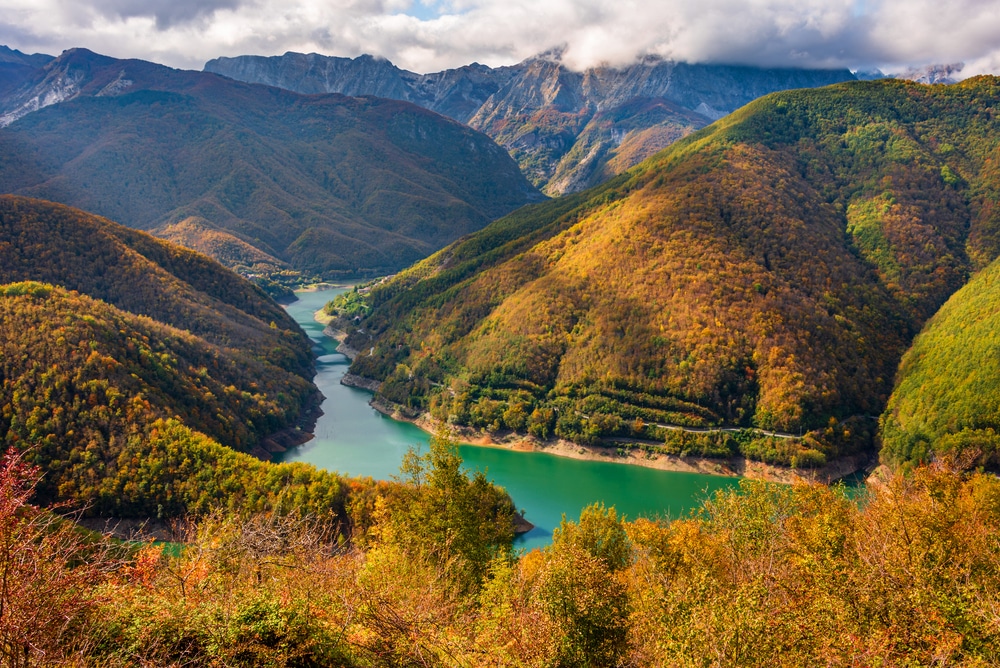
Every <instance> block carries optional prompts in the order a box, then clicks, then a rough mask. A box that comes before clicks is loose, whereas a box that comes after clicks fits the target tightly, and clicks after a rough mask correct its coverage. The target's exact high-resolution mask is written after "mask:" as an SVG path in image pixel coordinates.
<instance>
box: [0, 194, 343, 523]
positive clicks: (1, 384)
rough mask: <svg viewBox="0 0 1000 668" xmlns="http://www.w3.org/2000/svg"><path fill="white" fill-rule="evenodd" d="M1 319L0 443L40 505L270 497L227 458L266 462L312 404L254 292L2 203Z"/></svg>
mask: <svg viewBox="0 0 1000 668" xmlns="http://www.w3.org/2000/svg"><path fill="white" fill-rule="evenodd" d="M0 322H2V323H3V326H2V327H0V447H2V448H3V449H6V448H7V447H18V448H22V449H25V450H27V451H28V453H29V457H30V458H31V460H32V461H34V462H35V463H36V464H38V465H40V466H42V467H43V470H44V471H45V480H44V483H43V488H42V494H43V496H44V497H45V498H46V500H54V499H63V500H73V501H75V502H80V503H84V504H88V505H91V510H94V511H97V512H112V513H116V514H120V515H121V514H124V515H135V514H138V515H140V516H145V517H149V516H152V515H154V514H160V515H161V516H164V517H166V516H173V515H177V514H183V513H185V512H189V511H195V510H204V509H206V508H207V506H208V505H211V504H215V503H230V504H233V503H240V502H242V501H241V499H242V497H241V494H243V493H244V492H245V493H246V494H248V495H250V496H252V497H253V498H252V499H249V502H250V503H251V505H253V504H261V503H263V504H265V505H266V504H267V503H270V501H269V500H268V499H270V500H271V501H273V500H274V498H276V496H274V495H277V494H278V493H279V492H280V488H281V487H282V483H281V481H280V480H279V479H277V478H275V479H271V480H270V482H268V481H263V480H259V479H257V478H255V481H251V480H250V478H253V477H255V476H257V477H263V476H265V474H266V475H271V476H278V477H279V478H280V476H281V475H283V474H281V473H279V472H278V471H277V469H275V471H272V472H271V473H269V474H268V473H266V472H265V471H263V470H260V467H259V466H257V465H256V464H252V463H251V462H252V459H251V458H247V457H244V456H241V455H238V454H237V453H236V452H233V451H231V450H229V449H228V448H232V449H233V450H236V451H243V452H250V451H254V452H257V453H261V454H265V453H264V451H263V450H262V449H261V447H260V446H261V443H262V442H263V441H265V439H267V438H268V437H269V436H270V435H272V434H273V433H274V432H276V431H279V430H282V429H285V428H287V427H290V426H292V425H293V424H295V422H296V421H298V420H299V419H300V417H301V414H302V412H303V410H304V409H306V408H309V407H311V406H312V405H313V404H314V402H315V399H316V388H315V387H314V386H313V385H312V383H311V382H310V380H309V378H310V377H311V375H312V355H311V349H310V343H309V341H308V339H307V337H306V336H305V335H304V334H303V333H302V331H301V330H300V329H299V328H298V326H297V325H296V324H295V323H294V322H293V321H292V320H291V319H290V318H289V317H288V315H287V314H285V313H284V311H283V310H282V309H280V308H279V307H278V306H277V305H275V304H274V303H273V302H272V301H271V300H269V299H268V298H267V297H266V296H265V295H264V294H263V293H262V291H261V290H260V289H259V288H257V287H255V286H253V285H252V284H250V283H248V282H246V281H244V280H243V279H240V278H239V277H238V276H236V275H235V274H233V273H232V272H230V271H229V270H227V269H225V268H224V267H222V266H220V265H219V264H217V263H215V262H213V261H211V260H209V259H208V258H205V257H204V256H201V255H198V254H197V253H193V252H191V251H188V250H185V249H182V248H178V247H175V246H172V245H170V244H168V243H166V242H163V241H160V240H158V239H155V238H153V237H150V236H149V235H147V234H144V233H142V232H137V231H135V230H130V229H127V228H124V227H121V226H119V225H116V224H114V223H111V222H110V221H107V220H104V219H101V218H97V217H95V216H91V215H89V214H86V213H84V212H82V211H78V210H74V209H70V208H68V207H64V206H61V205H56V204H52V203H49V202H42V201H38V200H30V199H25V198H17V197H11V196H4V197H0ZM220 444H221V445H220ZM223 445H225V446H228V448H226V447H223ZM227 453H228V454H227ZM199 462H200V463H199ZM213 462H214V464H213ZM216 464H217V465H218V467H219V468H218V469H216V468H215V465H216ZM202 467H207V468H204V469H203V468H202ZM307 468H308V467H298V469H294V467H293V469H294V470H296V471H298V472H299V474H300V475H301V477H300V478H299V479H297V482H296V483H295V484H296V485H301V484H304V482H305V481H306V480H307V479H309V478H310V476H312V475H313V473H314V472H312V473H310V472H309V471H306V470H305V469H307ZM293 469H287V468H286V472H288V473H289V474H291V472H292V471H293ZM310 471H311V469H310ZM321 477H322V476H321ZM327 477H328V478H329V480H326V482H323V481H322V480H321V481H319V483H321V486H324V489H327V491H328V492H330V493H331V494H334V496H336V495H337V494H339V492H338V491H337V489H338V485H337V481H336V479H335V478H333V477H329V476H327ZM324 480H325V479H324ZM288 482H290V481H286V483H285V484H288ZM258 483H259V484H258ZM331 485H332V487H331ZM255 486H256V491H253V488H254V487H255ZM241 489H243V490H244V492H240V490H241ZM158 507H159V510H158V509H157V508H158Z"/></svg>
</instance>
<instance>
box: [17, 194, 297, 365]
mask: <svg viewBox="0 0 1000 668" xmlns="http://www.w3.org/2000/svg"><path fill="white" fill-rule="evenodd" d="M18 281H40V282H44V283H52V284H55V285H59V286H62V287H65V288H67V289H69V290H76V291H77V292H80V293H83V294H85V295H88V296H90V297H93V298H94V299H99V300H101V301H104V302H107V303H109V304H112V305H114V306H116V307H118V308H120V309H122V310H124V311H128V312H130V313H134V314H136V315H144V316H149V317H150V318H152V319H154V320H157V321H159V322H161V323H164V324H167V325H171V326H173V327H176V328H178V329H182V330H189V331H190V332H191V333H193V334H195V335H197V336H199V337H202V338H205V339H206V340H208V341H210V342H212V343H214V344H218V345H221V346H226V347H231V348H238V349H239V350H240V351H241V354H245V355H250V356H255V357H257V358H258V359H260V360H261V361H262V362H268V363H270V364H272V365H274V366H276V367H279V368H280V369H283V370H285V371H287V372H290V373H292V374H295V375H298V376H303V377H306V376H308V374H309V373H311V369H312V352H311V351H310V347H309V345H310V344H309V339H308V337H306V335H305V334H304V333H303V332H302V330H301V329H299V327H298V325H296V324H295V322H294V321H293V320H292V319H291V318H290V317H289V316H288V314H287V313H286V312H285V311H284V309H282V308H281V307H280V306H278V305H277V304H275V303H274V302H273V301H272V300H271V299H269V298H268V297H267V295H266V294H264V292H263V291H261V290H260V289H259V288H257V287H255V286H254V285H253V284H251V283H248V282H247V281H245V280H243V279H242V278H240V277H239V276H237V275H235V274H234V273H232V272H231V271H228V270H226V269H225V268H224V267H222V266H220V265H219V264H218V263H217V262H214V261H213V260H211V259H209V258H207V257H205V256H203V255H200V254H198V253H194V252H192V251H189V250H187V249H184V248H181V247H179V246H175V245H172V244H169V243H167V242H164V241H161V240H159V239H156V238H154V237H151V236H150V235H148V234H146V233H143V232H138V231H136V230H131V229H128V228H126V227H123V226H121V225H118V224H116V223H113V222H111V221H109V220H106V219H103V218H100V217H98V216H93V215H90V214H88V213H85V212H83V211H80V210H78V209H72V208H70V207H66V206H61V205H58V204H53V203H51V202H45V201H41V200H35V199H30V198H24V197H14V196H10V195H6V196H0V283H14V282H18ZM271 323H274V327H271Z"/></svg>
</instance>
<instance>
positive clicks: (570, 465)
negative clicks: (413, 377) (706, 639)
mask: <svg viewBox="0 0 1000 668" xmlns="http://www.w3.org/2000/svg"><path fill="white" fill-rule="evenodd" d="M341 292H343V289H331V290H320V291H316V292H299V293H297V294H298V297H299V300H298V301H297V302H295V303H293V304H291V305H289V306H287V307H286V308H287V310H288V313H289V314H290V315H291V316H292V317H293V318H295V320H296V321H297V322H298V323H299V325H301V327H302V328H303V329H304V330H305V331H306V333H308V334H309V336H310V338H311V339H312V340H313V343H314V347H315V351H316V355H317V362H316V369H317V374H316V378H315V379H314V381H315V383H316V385H317V387H319V389H320V391H321V392H322V393H323V396H324V397H325V400H324V402H323V405H322V408H323V415H322V417H320V418H319V421H318V422H317V424H316V428H315V430H314V433H315V436H316V437H315V438H314V439H313V440H311V441H309V442H308V443H306V444H305V445H302V446H299V447H298V448H294V449H292V450H289V451H288V452H285V453H283V454H282V455H280V456H279V459H280V460H281V461H301V462H308V463H310V464H314V465H316V466H318V467H320V468H324V469H327V470H330V471H338V472H339V473H342V474H345V475H352V476H371V477H373V478H377V479H389V478H390V477H392V476H393V475H395V474H396V473H397V472H398V470H399V464H400V461H402V458H403V454H404V453H405V452H406V450H407V449H408V448H410V447H416V448H421V447H423V448H426V446H427V443H428V441H429V435H428V434H426V433H425V432H423V431H421V430H420V429H418V428H417V427H415V426H413V425H412V424H409V423H406V422H399V421H396V420H393V419H391V418H388V417H386V416H384V415H382V414H381V413H379V412H378V411H376V410H375V409H374V408H372V407H371V406H369V405H368V402H369V400H370V399H371V396H372V395H371V393H370V392H366V391H364V390H359V389H355V388H351V387H347V386H345V385H341V384H340V379H341V378H342V377H343V375H344V373H346V371H347V368H348V366H349V365H350V361H349V360H348V359H347V358H346V357H345V356H344V355H342V354H340V353H338V352H336V342H335V341H333V340H332V339H330V338H329V337H327V336H324V335H323V326H322V325H321V324H319V323H318V322H316V321H315V319H314V317H313V315H314V313H315V312H316V311H317V310H319V309H320V308H322V307H323V305H324V304H326V302H328V301H330V300H331V299H333V297H335V296H336V295H337V294H339V293H341ZM460 452H461V455H462V458H463V459H464V460H465V464H466V466H468V467H469V468H470V469H478V470H481V471H484V472H485V473H486V475H487V476H488V477H489V478H490V479H492V480H493V481H494V482H495V483H496V484H498V485H501V486H503V487H504V488H506V489H507V491H508V492H510V495H511V496H512V497H513V499H514V503H515V504H517V507H518V508H521V509H523V510H524V511H525V517H526V518H527V519H528V520H529V521H530V522H531V523H532V524H534V525H535V529H533V530H532V531H531V532H529V533H527V534H525V535H523V536H520V537H519V538H518V540H517V543H516V547H522V548H526V549H532V548H535V547H541V546H543V545H546V544H548V543H550V542H551V539H552V530H553V529H554V528H555V527H557V526H558V525H559V522H560V520H561V519H562V516H563V514H565V515H566V517H567V518H569V519H576V518H577V517H579V514H580V510H581V509H582V508H584V507H585V506H587V505H589V504H591V503H594V502H603V503H604V504H605V505H608V506H615V508H616V509H617V510H618V513H619V514H624V515H626V516H627V517H629V518H635V517H639V516H646V517H656V516H670V517H677V516H678V515H680V514H683V513H686V512H687V511H688V510H690V509H691V508H692V507H695V506H697V505H698V504H699V503H700V502H701V500H702V499H704V498H705V497H706V496H708V495H710V494H711V493H712V492H714V491H715V490H717V489H722V488H726V487H731V486H734V485H736V484H737V481H736V479H734V478H723V477H718V476H708V475H697V474H691V473H675V472H672V471H657V470H655V469H647V468H643V467H640V466H632V465H627V464H614V463H609V462H589V461H581V460H576V459H568V458H565V457H557V456H555V455H549V454H546V453H541V452H517V451H512V450H504V449H500V448H484V447H477V446H472V445H464V446H461V448H460Z"/></svg>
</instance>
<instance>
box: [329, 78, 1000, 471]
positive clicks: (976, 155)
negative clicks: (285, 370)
mask: <svg viewBox="0 0 1000 668" xmlns="http://www.w3.org/2000/svg"><path fill="white" fill-rule="evenodd" d="M998 103H1000V80H998V79H996V78H991V77H980V78H976V79H971V80H968V81H966V82H963V83H962V84H958V85H955V86H948V87H944V86H924V85H918V84H913V83H908V82H901V81H878V82H856V83H848V84H840V85H836V86H831V87H828V88H824V89H817V90H808V91H792V92H785V93H777V94H774V95H770V96H767V97H765V98H762V99H761V100H758V101H757V102H754V103H751V104H750V105H748V106H746V107H745V108H743V109H741V110H739V111H738V112H736V113H734V114H732V115H730V116H728V117H727V118H725V119H723V120H721V121H719V122H717V123H715V124H714V125H712V126H710V127H709V128H706V129H705V130H703V131H701V132H699V133H697V134H695V135H693V136H692V137H690V138H688V139H686V140H683V141H681V142H679V143H678V144H676V145H674V146H673V147H671V148H669V149H667V150H666V151H664V152H662V153H660V154H658V155H657V156H655V157H654V158H652V159H650V160H649V161H647V162H645V163H643V164H642V165H640V166H639V167H637V168H635V169H634V170H632V171H630V172H629V173H628V174H626V175H623V176H622V177H619V178H617V179H615V180H614V181H612V182H609V183H608V184H606V185H604V186H601V187H598V188H595V189H593V190H589V191H586V192H584V193H581V194H580V195H577V196H574V197H571V198H565V199H563V200H559V201H554V202H550V203H545V204H541V205H537V206H534V207H530V208H526V209H523V210H521V211H518V212H516V213H515V214H512V215H511V216H508V217H507V218H504V219H502V220H500V221H497V222H496V223H494V224H493V225H491V226H490V227H488V228H486V229H485V230H483V231H482V232H480V233H477V234H474V235H472V236H470V237H469V238H467V239H464V240H462V241H460V242H458V243H456V244H454V245H453V246H450V247H449V248H447V249H445V250H444V251H442V252H440V253H438V254H436V255H434V256H432V257H431V258H429V259H428V260H426V261H424V262H421V263H419V264H417V265H415V266H414V267H412V268H410V269H409V270H407V271H406V272H404V273H402V274H400V275H399V276H397V277H396V278H395V280H393V281H392V282H390V283H388V284H387V285H384V286H380V287H378V288H376V289H374V290H373V291H372V292H371V294H370V296H369V298H368V300H369V305H370V306H371V308H372V310H371V313H370V315H368V316H367V317H366V318H364V319H363V320H362V321H361V322H360V324H359V325H358V326H357V327H355V328H354V329H353V330H352V333H351V335H350V338H349V339H348V343H349V344H350V345H351V347H353V348H355V349H358V350H369V349H370V348H374V354H372V355H362V356H360V357H359V358H357V359H356V360H355V362H354V364H353V366H352V371H353V372H355V373H358V374H360V375H363V376H368V377H372V378H376V379H378V380H381V381H383V383H382V386H381V394H382V396H384V397H385V398H387V399H390V400H392V401H394V402H397V403H398V404H402V405H404V406H408V407H410V408H411V409H412V410H418V411H419V410H427V411H430V412H431V413H432V414H433V415H435V416H437V417H439V418H441V419H443V420H449V421H452V422H456V423H458V424H468V425H472V426H475V427H479V428H485V429H489V430H498V431H502V430H505V429H513V430H516V431H520V432H524V431H527V432H529V433H533V434H536V435H539V436H548V435H551V434H555V435H558V436H562V437H565V438H569V439H571V440H575V441H578V442H589V441H593V440H594V439H597V438H601V437H606V436H620V435H624V436H634V437H641V438H646V439H649V438H652V439H659V440H663V439H664V438H666V439H667V440H668V441H669V440H670V439H671V438H673V439H674V440H676V436H677V434H676V432H674V433H671V432H665V431H664V430H662V429H661V428H659V427H656V426H655V425H688V426H692V427H713V426H718V425H736V426H748V427H749V426H755V427H762V428H768V429H777V430H781V431H786V432H792V433H794V434H799V433H802V432H806V431H810V430H811V432H810V436H809V437H808V439H807V440H806V442H805V444H804V445H805V446H808V448H809V449H811V450H814V451H818V452H819V453H820V455H822V456H823V457H826V458H828V457H831V456H833V457H835V456H839V455H842V454H845V453H846V452H851V451H854V450H856V449H857V448H870V447H871V445H872V442H871V436H873V435H874V432H875V428H874V425H875V421H874V418H875V417H876V416H877V415H878V414H879V413H881V411H882V409H883V407H884V406H885V402H886V400H887V399H888V396H889V393H890V392H891V390H892V383H893V377H894V375H895V371H896V366H897V364H898V362H899V360H900V358H901V357H902V355H903V352H904V351H905V350H906V348H907V346H908V345H909V342H910V340H911V338H912V337H913V336H914V335H915V334H916V332H917V331H918V330H919V328H920V327H921V325H922V324H923V322H924V321H925V320H926V319H927V318H929V317H930V316H931V315H932V314H933V313H934V312H935V311H936V310H937V308H938V307H939V306H940V305H941V304H942V303H944V301H945V300H946V299H947V298H948V297H949V296H950V295H951V293H952V292H954V291H955V290H957V289H958V288H959V287H961V286H962V285H963V284H964V283H965V281H966V279H967V276H968V275H969V273H970V272H971V271H972V270H974V269H976V268H978V267H982V266H985V265H986V264H988V263H989V262H990V261H991V260H992V259H993V258H995V257H996V256H997V255H998V251H1000V218H998V210H997V208H996V204H995V203H996V201H997V195H998V190H1000V172H998V171H997V168H996V165H997V160H998V154H997V142H998V140H1000V126H998V124H997V122H996V120H995V118H996V115H995V112H996V107H997V105H998ZM345 325H349V323H345ZM859 437H860V438H859ZM722 440H725V439H722ZM736 441H737V442H731V443H728V444H726V443H720V446H721V452H722V453H723V454H728V453H731V452H733V451H736V450H739V449H743V450H744V452H745V454H750V455H752V456H758V455H760V454H761V453H759V452H753V451H752V448H751V449H750V451H748V449H747V448H745V447H744V446H743V444H741V443H740V442H738V441H739V439H736ZM796 447H798V446H796ZM765 454H766V453H765ZM767 457H770V458H772V459H773V458H774V457H773V456H772V455H770V454H767V455H766V457H765V458H767ZM783 457H784V459H785V462H786V463H788V461H789V460H790V456H789V455H788V454H787V453H786V455H784V456H783ZM780 458H781V457H779V459H780Z"/></svg>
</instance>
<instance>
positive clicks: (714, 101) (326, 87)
mask: <svg viewBox="0 0 1000 668" xmlns="http://www.w3.org/2000/svg"><path fill="white" fill-rule="evenodd" d="M205 70H206V71H210V72H216V73H218V74H222V75H225V76H230V77H232V78H235V79H239V80H242V81H254V82H259V83H267V84H269V85H275V86H279V87H282V88H287V89H290V90H297V91H300V92H304V93H318V92H342V93H347V94H360V93H368V94H374V95H382V96H389V97H393V98H395V99H402V100H407V101H410V102H413V103H415V104H418V105H421V106H425V107H427V108H429V109H432V110H434V111H437V112H439V113H442V114H445V115H447V116H450V117H452V118H455V119H456V120H459V121H461V122H464V123H468V124H469V125H470V126H471V127H473V128H475V129H477V130H480V131H482V132H485V133H486V134H487V135H489V136H490V137H492V138H494V139H495V140H496V141H497V142H498V143H500V144H501V145H502V146H504V148H506V149H507V150H508V151H509V152H510V153H511V155H512V156H514V158H515V159H516V160H517V161H518V164H520V165H521V168H522V171H524V172H525V174H527V175H528V177H529V178H530V179H531V181H532V182H533V183H534V184H535V185H537V186H539V187H543V189H544V190H545V191H546V192H548V193H549V194H553V195H557V194H564V193H568V192H576V191H579V190H582V189H584V188H585V187H589V186H592V185H596V184H597V183H598V182H600V181H601V180H603V179H604V178H606V177H607V176H608V175H614V174H617V173H621V171H624V169H627V168H628V167H632V166H633V165H635V164H637V163H638V162H641V161H642V160H643V159H645V158H647V157H649V156H650V155H652V154H653V153H655V152H656V151H657V150H659V149H661V148H663V145H664V144H663V142H664V141H666V140H667V138H669V140H676V139H677V138H680V137H681V136H684V135H686V134H688V133H690V132H691V131H693V130H696V129H698V128H701V127H704V126H705V125H707V124H708V123H709V122H711V121H713V120H716V119H717V118H720V117H721V116H723V115H725V114H726V113H728V112H731V111H733V110H734V109H736V108H738V107H741V106H743V105H744V104H746V103H747V102H749V101H750V100H752V99H755V98H757V97H759V96H761V95H763V94H766V93H770V92H774V91H776V90H784V89H787V88H799V87H811V86H821V85H828V84H831V83H838V82H841V81H845V80H850V79H853V78H854V77H853V75H852V74H851V73H850V72H849V71H847V70H795V69H781V68H775V69H761V68H755V67H747V66H730V65H698V64H688V63H675V62H673V61H669V60H664V59H662V58H655V57H647V58H644V59H641V60H640V61H638V62H636V63H635V64H633V65H630V66H627V67H623V68H611V67H596V68H591V69H588V70H586V71H584V72H574V71H571V70H569V69H568V68H566V67H565V66H564V65H563V64H562V62H561V59H560V53H559V51H558V50H555V51H553V52H550V53H546V54H542V55H540V56H535V57H532V58H529V59H527V60H525V61H523V62H521V63H518V64H517V65H511V66H505V67H499V68H495V69H493V68H489V67H486V66H483V65H479V64H478V63H474V64H472V65H468V66H465V67H462V68H457V69H452V70H445V71H442V72H436V73H432V74H416V73H413V72H408V71H406V70H401V69H399V68H397V67H396V66H395V65H393V64H392V63H390V62H389V61H388V60H385V59H380V58H375V57H372V56H368V55H365V56H359V57H358V58H354V59H350V58H336V57H331V56H321V55H318V54H298V53H293V52H289V53H286V54H284V55H283V56H272V57H263V56H237V57H235V58H216V59H213V60H210V61H208V62H207V63H206V64H205ZM640 100H652V101H656V102H658V103H660V104H661V105H662V107H661V113H660V116H659V117H658V118H656V119H651V118H648V117H647V118H645V119H643V118H642V116H641V115H638V114H634V113H629V111H630V109H632V107H634V106H635V105H636V104H637V102H638V101H640ZM650 129H659V130H660V132H659V135H660V140H659V141H658V142H654V143H652V144H651V145H649V146H644V145H643V142H642V141H641V138H640V137H637V136H636V135H637V134H640V133H641V132H642V131H648V130H650ZM626 138H627V139H630V140H631V141H630V143H631V145H632V146H631V149H630V150H624V151H621V150H618V149H619V148H620V146H621V145H622V143H623V140H626ZM615 154H617V160H615V159H614V158H615ZM574 155H582V156H587V157H588V158H589V159H587V160H580V159H579V158H576V159H574V157H573V156H574Z"/></svg>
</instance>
